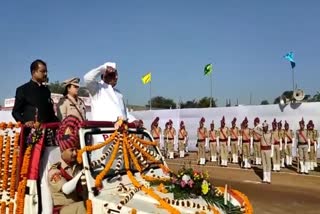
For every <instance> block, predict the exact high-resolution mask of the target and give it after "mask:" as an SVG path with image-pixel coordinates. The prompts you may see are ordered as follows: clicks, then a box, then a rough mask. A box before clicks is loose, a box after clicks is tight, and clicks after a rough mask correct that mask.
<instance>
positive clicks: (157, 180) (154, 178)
mask: <svg viewBox="0 0 320 214" xmlns="http://www.w3.org/2000/svg"><path fill="white" fill-rule="evenodd" d="M141 177H142V178H143V179H144V180H146V181H148V182H168V181H170V180H171V179H170V178H164V177H153V176H148V175H141Z"/></svg>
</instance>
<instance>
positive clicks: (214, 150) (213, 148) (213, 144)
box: [209, 142, 218, 157]
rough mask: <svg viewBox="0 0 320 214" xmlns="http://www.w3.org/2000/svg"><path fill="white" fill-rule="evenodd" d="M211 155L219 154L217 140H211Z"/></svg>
mask: <svg viewBox="0 0 320 214" xmlns="http://www.w3.org/2000/svg"><path fill="white" fill-rule="evenodd" d="M209 145H210V156H211V157H212V156H217V153H218V151H217V142H210V143H209Z"/></svg>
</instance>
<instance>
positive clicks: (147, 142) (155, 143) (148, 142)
mask: <svg viewBox="0 0 320 214" xmlns="http://www.w3.org/2000/svg"><path fill="white" fill-rule="evenodd" d="M134 138H135V139H136V140H137V141H139V142H140V143H142V144H145V145H148V146H157V145H158V143H157V142H152V141H146V140H143V139H141V138H139V137H137V136H134Z"/></svg>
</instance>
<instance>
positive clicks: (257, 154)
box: [253, 142, 261, 158]
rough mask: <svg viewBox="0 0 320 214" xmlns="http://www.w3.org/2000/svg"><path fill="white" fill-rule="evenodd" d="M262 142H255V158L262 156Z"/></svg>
mask: <svg viewBox="0 0 320 214" xmlns="http://www.w3.org/2000/svg"><path fill="white" fill-rule="evenodd" d="M260 144H261V143H260V142H254V143H253V152H254V158H261V146H260Z"/></svg>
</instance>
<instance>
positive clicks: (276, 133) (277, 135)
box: [271, 129, 282, 142]
mask: <svg viewBox="0 0 320 214" xmlns="http://www.w3.org/2000/svg"><path fill="white" fill-rule="evenodd" d="M271 132H272V135H273V139H274V142H280V139H281V138H282V133H281V130H278V129H276V130H275V131H271Z"/></svg>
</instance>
